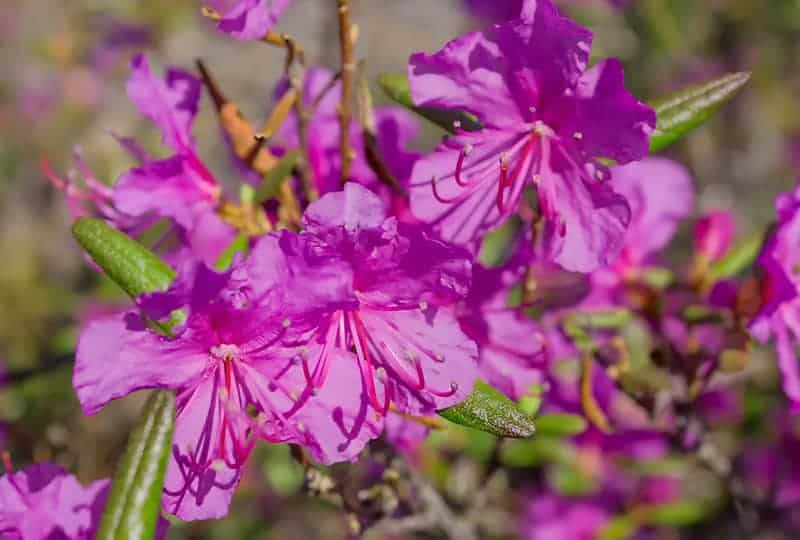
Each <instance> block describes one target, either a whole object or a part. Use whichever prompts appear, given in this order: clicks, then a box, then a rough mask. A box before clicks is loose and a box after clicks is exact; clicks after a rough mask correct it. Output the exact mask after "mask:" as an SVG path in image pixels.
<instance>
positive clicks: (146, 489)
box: [97, 391, 175, 540]
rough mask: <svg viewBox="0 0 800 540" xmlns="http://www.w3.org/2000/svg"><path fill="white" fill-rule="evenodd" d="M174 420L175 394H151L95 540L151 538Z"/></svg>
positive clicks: (126, 452) (116, 476) (114, 484)
mask: <svg viewBox="0 0 800 540" xmlns="http://www.w3.org/2000/svg"><path fill="white" fill-rule="evenodd" d="M174 417H175V395H174V394H173V393H172V392H169V391H157V392H153V393H152V394H151V395H150V397H149V399H148V400H147V403H146V404H145V406H144V410H143V411H142V415H141V417H140V418H139V423H138V424H137V426H136V428H135V429H134V430H133V432H132V433H131V435H130V438H129V440H128V445H127V447H126V449H125V454H124V455H123V457H122V460H121V461H120V463H119V465H118V466H117V471H116V473H115V474H114V480H113V482H112V483H111V491H110V493H109V496H108V502H107V503H106V509H105V511H104V512H103V518H102V520H101V522H100V529H99V532H98V533H97V539H98V540H123V539H124V540H138V539H142V540H144V539H150V538H153V534H154V533H155V530H156V524H157V523H158V516H159V511H160V508H161V491H162V489H163V486H164V473H165V472H166V469H167V461H168V458H169V455H170V451H171V449H172V427H173V423H174Z"/></svg>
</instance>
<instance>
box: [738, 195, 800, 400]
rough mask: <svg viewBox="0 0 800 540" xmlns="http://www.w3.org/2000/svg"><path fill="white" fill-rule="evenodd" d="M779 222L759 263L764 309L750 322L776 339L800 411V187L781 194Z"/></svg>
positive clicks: (763, 337)
mask: <svg viewBox="0 0 800 540" xmlns="http://www.w3.org/2000/svg"><path fill="white" fill-rule="evenodd" d="M776 206H777V210H778V224H777V227H776V228H775V231H774V232H773V233H772V235H771V236H770V238H769V239H768V240H767V242H766V244H765V246H764V248H763V250H762V252H761V255H760V257H759V260H758V263H759V265H760V266H761V268H762V269H763V271H764V278H763V282H762V291H761V296H762V299H761V301H762V308H761V310H760V312H759V313H758V314H757V315H756V317H755V318H754V319H753V321H752V323H751V325H750V331H751V333H752V334H753V336H754V337H755V338H756V339H758V340H759V341H761V342H762V343H766V342H767V341H769V340H770V338H774V339H775V343H776V348H777V352H778V367H779V368H780V372H781V376H782V383H783V391H784V393H785V394H786V396H787V397H788V398H789V400H790V401H791V403H792V410H793V411H795V412H800V364H798V359H797V353H796V351H795V348H796V346H797V343H798V341H800V298H798V294H797V293H798V284H800V281H799V279H800V278H798V274H797V268H798V264H800V249H798V246H800V189H797V188H796V189H795V191H794V192H793V193H785V194H783V195H780V196H779V197H778V200H777V202H776Z"/></svg>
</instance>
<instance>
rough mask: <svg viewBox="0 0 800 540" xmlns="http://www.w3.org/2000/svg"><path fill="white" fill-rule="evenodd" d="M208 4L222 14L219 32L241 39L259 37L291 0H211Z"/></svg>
mask: <svg viewBox="0 0 800 540" xmlns="http://www.w3.org/2000/svg"><path fill="white" fill-rule="evenodd" d="M207 3H208V5H210V6H211V7H213V8H214V9H216V10H217V11H219V12H220V13H221V14H222V19H220V21H219V23H218V24H217V28H219V30H220V31H221V32H225V33H226V34H228V35H229V36H231V37H234V38H236V39H241V40H252V39H261V38H263V37H264V36H266V35H267V34H268V33H269V31H270V30H272V27H273V26H275V24H276V23H277V22H278V19H279V18H280V16H281V15H283V12H284V10H285V9H286V8H287V7H289V4H291V3H292V0H238V1H236V0H211V1H208V2H207Z"/></svg>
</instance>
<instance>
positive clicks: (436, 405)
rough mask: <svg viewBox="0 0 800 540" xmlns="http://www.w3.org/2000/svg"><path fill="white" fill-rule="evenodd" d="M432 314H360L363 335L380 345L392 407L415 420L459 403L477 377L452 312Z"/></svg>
mask: <svg viewBox="0 0 800 540" xmlns="http://www.w3.org/2000/svg"><path fill="white" fill-rule="evenodd" d="M433 311H434V310H430V311H428V312H426V313H423V311H422V310H403V311H379V310H367V309H362V310H360V317H361V320H362V321H363V323H364V326H365V328H366V331H367V333H368V335H369V336H372V340H373V341H374V342H375V343H377V344H381V343H382V344H383V346H382V347H381V350H382V351H383V352H382V354H383V357H384V360H385V362H384V366H385V367H386V370H387V372H388V381H389V382H390V384H391V385H392V394H393V401H394V403H395V404H396V405H397V407H398V409H399V410H400V412H404V413H407V414H412V415H415V416H422V415H426V414H430V413H432V412H434V411H435V410H438V409H443V408H445V407H449V406H451V405H455V404H457V403H460V402H461V401H463V400H464V399H465V398H466V397H467V395H469V393H470V392H471V391H472V387H473V386H474V384H475V380H476V378H477V375H478V369H477V357H478V353H477V347H476V345H475V343H474V342H473V341H472V340H470V339H469V338H468V337H467V336H466V335H464V333H463V332H462V330H461V328H460V327H459V325H458V322H457V321H456V319H455V317H454V316H453V313H452V311H450V310H448V309H445V308H441V309H438V310H435V312H433ZM420 373H421V375H422V376H420ZM376 378H377V377H376Z"/></svg>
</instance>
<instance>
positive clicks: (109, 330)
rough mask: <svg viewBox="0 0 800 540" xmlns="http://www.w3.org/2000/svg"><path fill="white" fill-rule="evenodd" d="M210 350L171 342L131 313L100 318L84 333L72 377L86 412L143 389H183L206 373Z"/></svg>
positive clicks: (79, 343)
mask: <svg viewBox="0 0 800 540" xmlns="http://www.w3.org/2000/svg"><path fill="white" fill-rule="evenodd" d="M206 353H207V351H202V350H200V349H199V348H195V347H191V346H187V345H186V343H185V342H183V341H180V342H179V341H170V340H168V339H166V338H163V337H160V336H158V335H156V334H155V333H154V332H152V331H151V330H149V329H147V328H146V327H145V324H144V321H142V319H141V318H140V317H139V316H138V315H136V314H134V313H127V314H124V315H116V316H112V317H106V318H102V319H97V320H95V321H92V322H91V323H89V324H88V325H87V326H86V328H85V329H84V330H83V331H82V332H81V336H80V339H79V340H78V347H77V350H76V352H75V371H74V373H73V378H72V382H73V385H74V386H75V391H76V392H77V394H78V400H79V401H80V402H81V407H82V408H83V411H84V412H85V413H86V414H94V413H96V412H97V411H99V410H100V409H102V408H103V406H105V404H106V403H108V402H109V401H111V400H114V399H117V398H120V397H123V396H126V395H128V394H130V393H131V392H134V391H136V390H141V389H144V388H172V389H175V388H179V387H181V386H183V385H185V384H186V383H187V382H188V381H190V380H191V379H192V378H194V377H196V376H198V375H199V374H200V373H202V370H203V368H204V367H205V362H206Z"/></svg>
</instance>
